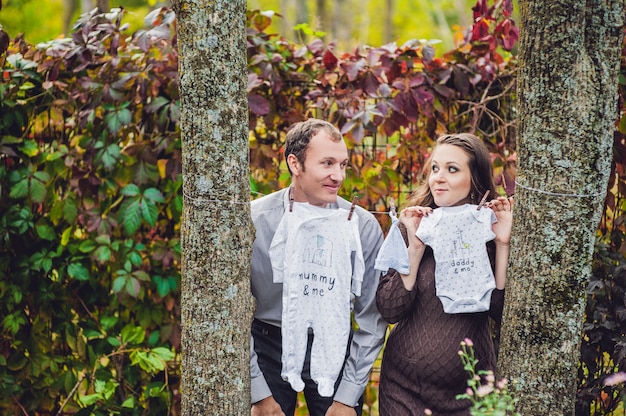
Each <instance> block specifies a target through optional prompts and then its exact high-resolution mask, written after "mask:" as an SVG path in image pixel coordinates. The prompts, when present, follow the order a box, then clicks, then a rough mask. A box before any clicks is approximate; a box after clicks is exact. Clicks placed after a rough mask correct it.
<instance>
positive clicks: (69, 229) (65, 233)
mask: <svg viewBox="0 0 626 416" xmlns="http://www.w3.org/2000/svg"><path fill="white" fill-rule="evenodd" d="M71 235H72V227H67V228H66V229H65V230H63V234H61V245H62V246H67V243H69V241H70V236H71Z"/></svg>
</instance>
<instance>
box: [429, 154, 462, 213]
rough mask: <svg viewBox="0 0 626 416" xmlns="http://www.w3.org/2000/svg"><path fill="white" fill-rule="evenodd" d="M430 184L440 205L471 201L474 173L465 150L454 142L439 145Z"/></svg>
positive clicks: (434, 157)
mask: <svg viewBox="0 0 626 416" xmlns="http://www.w3.org/2000/svg"><path fill="white" fill-rule="evenodd" d="M428 186H429V187H430V192H431V193H432V195H433V199H434V201H435V204H436V205H437V206H439V207H452V206H456V205H463V204H465V203H468V202H470V198H469V194H470V191H471V189H472V173H471V172H470V166H469V155H468V154H467V153H466V152H465V150H463V149H462V148H461V147H459V146H455V145H452V144H440V145H438V146H437V147H436V148H435V150H434V151H433V155H432V164H431V168H430V174H429V175H428Z"/></svg>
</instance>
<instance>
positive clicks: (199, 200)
mask: <svg viewBox="0 0 626 416" xmlns="http://www.w3.org/2000/svg"><path fill="white" fill-rule="evenodd" d="M515 185H516V186H519V187H520V188H523V189H525V190H527V191H532V192H537V193H540V194H544V195H551V196H557V197H563V198H568V197H569V198H592V197H598V196H602V195H604V194H605V192H598V193H595V194H567V193H560V192H551V191H546V190H543V189H539V188H533V187H531V186H526V185H522V184H521V183H519V182H518V181H515ZM251 193H253V194H256V195H261V196H264V195H265V194H263V193H261V192H257V191H251ZM183 198H184V199H185V200H187V201H190V202H194V203H197V204H203V203H215V204H235V205H248V204H250V201H246V202H242V201H232V200H222V199H206V198H196V197H192V196H189V195H188V194H187V193H185V192H184V190H183ZM390 206H391V209H390V210H389V211H369V210H368V212H369V213H371V214H379V215H390V213H392V212H393V213H395V204H394V199H393V197H392V198H391V200H390Z"/></svg>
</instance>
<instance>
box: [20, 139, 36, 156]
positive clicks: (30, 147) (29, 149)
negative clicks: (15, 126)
mask: <svg viewBox="0 0 626 416" xmlns="http://www.w3.org/2000/svg"><path fill="white" fill-rule="evenodd" d="M21 150H22V152H24V154H26V155H27V156H30V157H33V156H37V154H39V145H38V144H37V142H36V141H34V140H24V144H23V145H22V146H21Z"/></svg>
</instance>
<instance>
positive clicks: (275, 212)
mask: <svg viewBox="0 0 626 416" xmlns="http://www.w3.org/2000/svg"><path fill="white" fill-rule="evenodd" d="M285 160H286V162H287V167H288V169H289V173H290V174H291V186H290V187H289V188H287V189H282V190H280V191H277V192H274V193H272V194H270V195H267V196H264V197H262V198H260V199H257V200H255V201H253V202H252V220H253V222H254V225H255V227H256V239H255V241H254V245H253V250H252V272H251V273H252V275H251V281H252V294H253V295H254V297H255V299H256V304H257V307H256V312H255V315H254V322H253V324H252V340H251V341H252V347H251V358H250V371H251V380H252V382H251V396H252V397H251V399H252V407H251V415H252V416H261V415H263V416H265V415H287V416H291V415H293V414H294V410H295V407H296V397H297V392H296V391H294V390H293V389H292V387H291V385H290V384H289V383H288V382H287V381H285V380H283V379H282V377H281V367H282V364H281V353H282V338H281V326H282V322H281V315H282V308H283V306H282V305H283V302H282V299H283V285H282V284H280V283H274V281H273V273H272V262H271V259H270V255H269V249H270V245H271V243H272V240H273V238H274V235H275V233H276V229H277V228H278V225H279V223H280V222H281V219H282V217H283V215H284V214H285V212H286V211H287V210H289V206H290V203H291V202H292V201H293V202H295V203H298V202H308V203H309V204H310V205H314V206H318V207H324V208H328V209H339V208H343V209H347V210H349V209H350V208H351V203H350V202H348V201H346V200H345V199H343V198H340V197H338V196H337V193H338V192H339V189H340V188H341V185H342V183H343V181H344V179H345V175H346V167H347V165H348V150H347V147H346V144H345V143H344V141H343V138H342V136H341V133H340V132H339V131H338V130H337V129H336V128H335V127H334V126H333V125H332V124H330V123H328V122H326V121H323V120H317V119H309V120H306V121H304V122H300V123H296V124H295V125H294V126H293V127H292V129H291V130H290V131H289V132H288V134H287V139H286V143H285ZM354 213H355V214H356V216H358V221H359V236H360V244H361V247H362V252H363V261H364V265H365V272H364V275H363V282H362V284H361V291H360V295H359V296H353V301H352V308H353V312H354V318H355V321H356V323H357V326H358V329H357V330H355V331H354V333H353V334H352V336H351V340H350V341H349V342H348V345H349V348H348V349H347V351H346V357H345V359H344V367H343V371H342V372H340V373H339V377H338V379H337V381H336V383H335V392H334V395H333V396H332V397H324V396H322V395H320V394H319V392H318V389H317V386H316V383H315V382H314V381H313V380H312V379H311V375H310V369H311V345H312V339H313V338H314V334H309V337H308V338H309V339H308V347H307V352H306V356H305V363H304V368H303V369H302V379H303V381H304V383H305V387H304V395H305V398H306V401H307V407H308V409H309V414H310V415H311V416H344V415H345V416H355V415H359V416H360V414H361V405H362V403H361V402H360V399H361V396H362V394H363V391H364V389H365V387H366V385H367V382H368V379H369V373H370V371H371V368H372V365H373V363H374V360H375V359H376V357H377V356H378V353H379V351H380V349H381V347H382V344H383V341H384V336H385V331H386V328H387V324H386V323H385V322H384V321H383V320H382V319H381V316H380V314H379V313H378V310H377V308H376V301H375V297H376V288H377V286H378V274H377V272H376V271H375V269H374V261H375V258H376V255H377V253H378V249H379V248H380V245H381V244H382V241H383V234H382V231H381V229H380V225H379V224H378V222H377V221H376V219H375V218H374V216H373V215H372V214H370V213H369V212H367V211H366V210H365V209H363V208H361V207H358V206H357V207H356V208H355V211H354ZM346 261H350V260H346ZM348 310H349V308H348ZM314 365H315V364H314Z"/></svg>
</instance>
